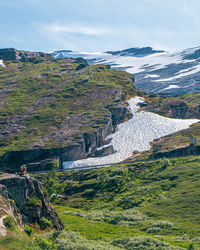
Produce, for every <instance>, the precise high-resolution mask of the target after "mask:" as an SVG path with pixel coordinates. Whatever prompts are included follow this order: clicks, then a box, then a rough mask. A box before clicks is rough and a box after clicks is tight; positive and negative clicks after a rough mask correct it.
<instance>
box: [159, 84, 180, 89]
mask: <svg viewBox="0 0 200 250" xmlns="http://www.w3.org/2000/svg"><path fill="white" fill-rule="evenodd" d="M179 88H180V87H179V86H178V85H169V86H168V87H167V88H165V89H162V90H168V89H179Z"/></svg>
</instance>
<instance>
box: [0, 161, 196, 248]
mask: <svg viewBox="0 0 200 250" xmlns="http://www.w3.org/2000/svg"><path fill="white" fill-rule="evenodd" d="M199 165H200V157H199V156H190V157H184V158H174V159H159V160H156V161H144V162H135V163H128V162H127V163H124V164H119V165H117V166H111V167H107V168H100V169H91V170H82V171H71V172H64V173H56V174H55V173H54V170H53V171H51V178H54V177H55V181H56V182H57V183H56V185H57V186H59V185H60V186H62V189H63V191H62V196H60V197H58V199H56V200H53V201H52V202H54V205H55V207H56V210H57V212H58V214H59V216H60V218H61V220H62V221H63V223H64V230H63V231H62V232H57V231H53V230H52V229H51V226H52V225H50V223H49V221H47V220H46V219H44V218H41V221H40V228H41V230H45V233H42V234H41V231H40V229H39V228H37V227H36V226H34V232H32V231H31V230H30V228H29V227H31V228H32V226H33V225H30V226H29V227H26V228H25V232H26V233H27V234H28V235H30V236H29V237H28V238H27V243H26V246H29V249H32V248H33V249H139V250H140V249H141V250H143V249H161V250H165V249H195V250H197V249H200V237H199V235H200V229H199V223H200V221H199V218H200V214H199V211H200V202H199V197H200V190H199V187H198V182H199V178H200V173H199ZM53 173H54V177H53V175H52V174H53ZM48 175H49V174H40V175H35V177H36V178H40V180H43V182H44V183H45V180H47V183H48V177H47V176H48ZM61 180H62V181H61ZM47 187H48V185H47ZM50 190H51V189H50ZM27 229H28V231H29V230H30V231H31V233H30V234H29V233H28V232H27ZM49 230H52V231H50V232H49ZM7 239H9V238H7ZM20 239H21V236H16V237H15V238H10V242H9V243H6V239H1V240H0V244H2V246H6V247H7V248H6V247H4V248H3V249H12V247H11V246H12V244H13V242H16V241H17V242H18V243H17V244H18V245H19V244H20ZM21 242H23V239H21ZM16 249H20V248H16ZM25 249H26V248H25Z"/></svg>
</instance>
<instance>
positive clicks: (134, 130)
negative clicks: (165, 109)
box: [63, 97, 200, 169]
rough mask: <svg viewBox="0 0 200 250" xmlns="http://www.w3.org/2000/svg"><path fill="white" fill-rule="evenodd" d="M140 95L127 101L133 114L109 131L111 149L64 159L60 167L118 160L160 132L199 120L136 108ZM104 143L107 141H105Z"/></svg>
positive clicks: (144, 146) (142, 147)
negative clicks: (111, 151) (101, 154)
mask: <svg viewBox="0 0 200 250" xmlns="http://www.w3.org/2000/svg"><path fill="white" fill-rule="evenodd" d="M141 102H144V100H143V99H142V98H141V97H134V98H131V99H130V100H129V101H128V106H129V110H130V112H131V113H132V115H133V117H132V118H131V119H130V120H128V121H126V122H124V123H121V124H119V125H118V126H117V129H116V132H115V133H113V134H112V135H110V136H109V137H108V138H111V139H112V140H111V143H110V144H109V145H112V146H113V148H114V150H115V153H114V154H111V155H108V156H104V157H96V158H87V159H82V160H77V161H74V162H64V163H63V167H64V169H67V168H81V167H87V166H98V165H104V164H112V163H119V162H122V161H124V160H126V159H127V158H129V157H131V156H132V154H133V152H134V151H138V152H143V151H146V150H149V149H150V142H152V141H153V140H155V139H158V138H161V137H163V136H166V135H169V134H173V133H175V132H178V131H180V130H183V129H187V128H189V127H190V126H191V125H192V124H195V123H198V122H200V120H197V119H172V118H167V117H162V116H159V115H157V114H154V113H150V112H145V111H140V108H139V106H138V104H139V103H141ZM107 146H108V145H107Z"/></svg>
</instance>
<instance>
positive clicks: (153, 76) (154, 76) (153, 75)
mask: <svg viewBox="0 0 200 250" xmlns="http://www.w3.org/2000/svg"><path fill="white" fill-rule="evenodd" d="M149 77H150V78H156V77H160V76H159V75H156V74H147V75H146V76H145V77H144V78H149Z"/></svg>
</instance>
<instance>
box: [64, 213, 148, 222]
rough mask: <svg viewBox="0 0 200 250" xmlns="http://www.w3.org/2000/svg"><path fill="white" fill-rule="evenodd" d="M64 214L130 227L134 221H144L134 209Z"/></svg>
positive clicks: (143, 217)
mask: <svg viewBox="0 0 200 250" xmlns="http://www.w3.org/2000/svg"><path fill="white" fill-rule="evenodd" d="M65 214H71V215H75V216H80V217H82V218H85V219H87V220H93V221H105V222H107V223H110V224H126V225H132V224H133V222H135V221H141V220H145V216H144V215H142V214H141V213H140V212H139V211H137V210H135V209H128V210H124V211H109V210H101V211H99V210H95V211H91V212H82V211H76V212H71V211H66V212H65ZM123 222H124V223H123Z"/></svg>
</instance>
